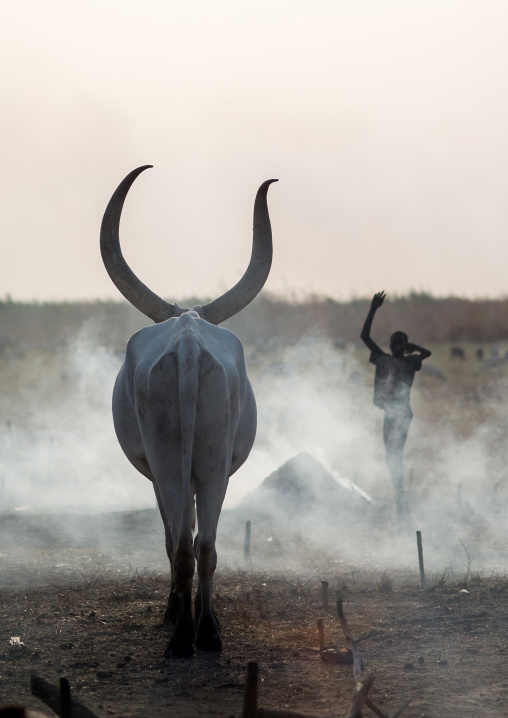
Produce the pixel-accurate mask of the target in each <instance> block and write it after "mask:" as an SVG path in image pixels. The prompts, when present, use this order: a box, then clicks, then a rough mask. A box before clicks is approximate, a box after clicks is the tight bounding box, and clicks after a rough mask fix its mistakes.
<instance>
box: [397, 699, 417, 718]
mask: <svg viewBox="0 0 508 718" xmlns="http://www.w3.org/2000/svg"><path fill="white" fill-rule="evenodd" d="M412 700H413V699H412V698H410V699H409V700H408V701H406V702H405V703H404V705H403V706H401V707H400V708H399V710H398V711H397V713H394V714H393V718H398V717H399V716H400V714H401V713H402V711H403V710H405V709H406V708H407V707H408V705H409V704H410V703H411V701H412Z"/></svg>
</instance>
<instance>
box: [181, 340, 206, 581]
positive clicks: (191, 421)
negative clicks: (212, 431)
mask: <svg viewBox="0 0 508 718" xmlns="http://www.w3.org/2000/svg"><path fill="white" fill-rule="evenodd" d="M200 354H201V352H200V343H199V342H198V341H196V338H195V336H194V335H193V333H192V332H184V333H183V334H182V336H181V338H180V341H179V342H178V347H177V366H178V399H179V403H180V425H181V436H182V444H181V446H182V475H181V480H182V484H181V491H182V493H181V496H182V514H181V519H180V529H179V533H178V544H177V547H176V551H175V590H176V592H177V593H183V592H185V590H186V586H187V587H188V581H189V580H190V581H191V582H192V577H193V575H194V552H193V546H192V529H193V496H192V485H191V481H192V454H193V450H194V434H195V429H196V416H197V404H198V391H199V365H200Z"/></svg>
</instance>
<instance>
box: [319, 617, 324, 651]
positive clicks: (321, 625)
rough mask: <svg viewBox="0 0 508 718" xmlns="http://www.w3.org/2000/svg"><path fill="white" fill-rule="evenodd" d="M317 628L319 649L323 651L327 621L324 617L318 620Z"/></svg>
mask: <svg viewBox="0 0 508 718" xmlns="http://www.w3.org/2000/svg"><path fill="white" fill-rule="evenodd" d="M317 630H318V638H319V651H320V653H323V651H324V650H325V623H324V621H323V619H322V618H318V620H317Z"/></svg>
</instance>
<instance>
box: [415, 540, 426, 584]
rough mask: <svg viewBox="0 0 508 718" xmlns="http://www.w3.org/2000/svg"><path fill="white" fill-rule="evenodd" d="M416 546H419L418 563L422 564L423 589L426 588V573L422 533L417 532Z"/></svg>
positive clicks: (421, 582) (421, 581) (421, 578)
mask: <svg viewBox="0 0 508 718" xmlns="http://www.w3.org/2000/svg"><path fill="white" fill-rule="evenodd" d="M416 545H417V546H418V563H419V564H420V585H421V587H422V588H423V587H424V586H425V571H424V568H423V547H422V532H421V531H417V532H416Z"/></svg>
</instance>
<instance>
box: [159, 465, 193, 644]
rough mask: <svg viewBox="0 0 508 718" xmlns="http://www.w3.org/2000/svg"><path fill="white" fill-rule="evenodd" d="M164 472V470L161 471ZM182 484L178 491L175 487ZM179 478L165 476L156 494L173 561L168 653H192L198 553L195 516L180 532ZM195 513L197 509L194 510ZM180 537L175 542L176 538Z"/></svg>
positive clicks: (167, 545)
mask: <svg viewBox="0 0 508 718" xmlns="http://www.w3.org/2000/svg"><path fill="white" fill-rule="evenodd" d="M161 473H162V471H161ZM175 485H176V486H177V487H178V490H177V491H174V486H175ZM179 488H180V487H179V481H178V482H176V481H171V480H170V478H168V476H167V475H166V476H164V480H163V481H159V482H158V486H157V489H156V495H157V499H158V502H159V507H160V511H161V515H162V520H163V522H164V528H165V530H166V549H167V551H168V556H169V558H170V562H171V569H172V571H171V593H170V594H169V599H168V608H167V611H166V614H165V620H167V621H168V622H174V623H175V628H174V631H173V635H172V638H171V640H170V642H169V644H168V646H167V648H166V651H165V656H166V657H170V656H172V655H178V656H188V655H191V654H192V653H193V651H194V648H193V645H194V636H195V630H194V622H193V620H192V602H191V593H192V579H193V576H194V565H195V561H194V554H193V551H192V533H191V530H190V527H191V526H192V515H191V516H190V517H189V529H188V530H186V531H183V532H182V531H180V520H181V513H182V506H181V501H182V498H181V492H180V490H179ZM192 513H193V510H192ZM176 536H178V543H177V544H176V546H175V545H174V539H173V537H176Z"/></svg>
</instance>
